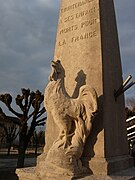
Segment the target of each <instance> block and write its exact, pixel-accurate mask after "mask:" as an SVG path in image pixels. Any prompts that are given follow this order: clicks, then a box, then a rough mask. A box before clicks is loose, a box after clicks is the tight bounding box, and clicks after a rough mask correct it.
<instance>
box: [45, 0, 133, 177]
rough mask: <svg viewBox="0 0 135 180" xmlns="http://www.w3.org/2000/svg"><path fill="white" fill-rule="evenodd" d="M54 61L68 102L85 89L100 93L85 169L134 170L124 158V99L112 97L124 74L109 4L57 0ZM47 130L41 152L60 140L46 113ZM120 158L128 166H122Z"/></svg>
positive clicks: (91, 0) (97, 0)
mask: <svg viewBox="0 0 135 180" xmlns="http://www.w3.org/2000/svg"><path fill="white" fill-rule="evenodd" d="M54 59H55V60H57V59H60V60H61V62H62V65H63V67H64V69H65V87H66V91H67V92H68V94H69V95H70V96H71V97H77V96H78V93H79V89H80V87H81V86H82V85H84V84H87V85H90V86H92V87H94V88H95V90H96V92H97V93H98V104H99V113H98V116H97V117H96V120H95V121H94V123H93V128H92V131H91V133H90V136H89V138H88V140H87V143H86V145H85V148H84V152H83V156H82V159H83V161H84V164H85V165H86V166H87V167H89V168H90V170H91V172H92V173H94V174H96V173H97V172H98V171H97V170H96V169H95V167H96V166H100V167H102V170H101V174H102V173H105V174H109V173H111V172H115V171H117V170H120V169H126V168H127V167H129V166H132V162H131V159H130V158H127V155H128V143H127V137H126V124H125V113H124V111H125V109H124V97H123V96H120V97H119V98H118V99H117V101H115V98H114V90H115V89H118V88H119V86H120V85H121V84H122V70H121V60H120V52H119V43H118V35H117V28H116V20H115V12H114V5H113V0H68V1H67V0H61V7H60V16H59V24H58V31H57V38H56V48H55V56H54ZM46 126H47V128H46V146H45V149H44V153H47V152H48V150H49V149H50V147H51V146H52V143H53V142H54V141H55V140H56V138H57V136H58V128H57V127H56V126H55V123H54V121H53V117H52V116H51V114H50V113H49V114H48V121H47V125H46ZM124 156H125V158H126V162H127V165H125V164H124V165H122V164H123V158H124ZM114 157H116V158H114ZM120 157H122V158H120ZM111 158H112V159H113V160H114V159H115V160H116V159H117V158H119V161H121V162H119V163H118V164H117V163H114V161H113V160H111ZM91 159H92V160H91ZM101 159H104V163H103V162H102V161H101ZM116 162H117V161H116ZM111 164H113V165H111Z"/></svg>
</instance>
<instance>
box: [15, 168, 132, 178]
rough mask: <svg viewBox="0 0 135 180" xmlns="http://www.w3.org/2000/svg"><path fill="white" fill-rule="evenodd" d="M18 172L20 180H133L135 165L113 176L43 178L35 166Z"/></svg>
mask: <svg viewBox="0 0 135 180" xmlns="http://www.w3.org/2000/svg"><path fill="white" fill-rule="evenodd" d="M16 174H17V175H18V178H19V180H24V179H25V180H63V179H64V180H75V179H79V180H133V179H135V167H134V168H130V169H127V170H124V171H120V172H118V173H116V174H113V175H111V176H107V175H99V176H98V175H89V176H85V177H78V178H76V177H70V176H68V177H65V176H59V177H58V176H51V177H45V178H44V179H41V178H40V177H38V176H37V175H36V173H35V167H33V168H31V167H30V168H22V169H17V170H16Z"/></svg>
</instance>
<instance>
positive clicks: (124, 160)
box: [83, 155, 134, 176]
mask: <svg viewBox="0 0 135 180" xmlns="http://www.w3.org/2000/svg"><path fill="white" fill-rule="evenodd" d="M83 165H84V166H85V167H88V166H89V169H90V171H91V174H95V175H101V176H102V175H111V174H114V173H117V172H120V171H123V170H126V169H129V168H132V167H133V166H134V165H133V158H132V157H131V156H129V155H125V156H118V157H112V158H109V159H105V158H96V157H94V158H92V159H91V160H90V161H89V160H87V159H86V158H84V159H83Z"/></svg>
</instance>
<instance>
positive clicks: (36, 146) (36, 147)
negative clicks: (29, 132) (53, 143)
mask: <svg viewBox="0 0 135 180" xmlns="http://www.w3.org/2000/svg"><path fill="white" fill-rule="evenodd" d="M37 150H38V143H37V142H36V145H35V155H37Z"/></svg>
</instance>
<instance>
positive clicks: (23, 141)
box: [0, 88, 46, 168]
mask: <svg viewBox="0 0 135 180" xmlns="http://www.w3.org/2000/svg"><path fill="white" fill-rule="evenodd" d="M21 91H22V94H21V95H17V97H16V99H15V100H16V105H17V106H19V108H20V110H21V113H18V112H17V111H16V110H14V109H13V108H12V106H11V103H12V96H11V95H10V94H2V95H0V100H1V101H2V102H3V103H4V104H5V105H6V106H7V108H8V110H9V111H10V112H12V113H13V114H14V115H15V116H17V118H18V124H19V148H18V153H19V156H18V162H17V167H19V168H21V167H23V166H24V158H25V152H26V149H27V146H28V143H29V141H30V139H31V137H32V135H33V132H34V131H35V128H36V127H37V126H43V125H44V124H45V120H46V117H43V116H42V115H43V114H44V113H45V108H44V107H43V106H42V102H43V100H44V96H43V95H42V93H41V92H40V91H39V90H37V91H36V92H33V91H32V92H30V89H24V88H23V89H22V90H21Z"/></svg>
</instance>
